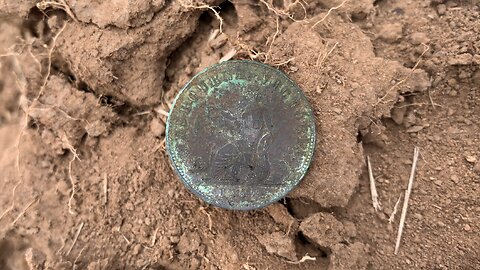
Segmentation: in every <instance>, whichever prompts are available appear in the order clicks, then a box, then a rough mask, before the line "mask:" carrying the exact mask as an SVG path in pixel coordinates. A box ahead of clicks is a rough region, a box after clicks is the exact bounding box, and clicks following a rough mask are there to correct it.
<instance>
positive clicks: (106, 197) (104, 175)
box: [103, 173, 108, 205]
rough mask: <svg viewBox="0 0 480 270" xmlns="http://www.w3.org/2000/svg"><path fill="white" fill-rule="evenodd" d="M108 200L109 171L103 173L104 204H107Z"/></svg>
mask: <svg viewBox="0 0 480 270" xmlns="http://www.w3.org/2000/svg"><path fill="white" fill-rule="evenodd" d="M107 202H108V178H107V173H103V204H104V205H107Z"/></svg>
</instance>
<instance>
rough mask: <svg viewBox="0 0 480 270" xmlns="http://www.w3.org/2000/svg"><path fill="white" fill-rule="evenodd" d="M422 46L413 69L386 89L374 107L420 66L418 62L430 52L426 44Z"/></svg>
mask: <svg viewBox="0 0 480 270" xmlns="http://www.w3.org/2000/svg"><path fill="white" fill-rule="evenodd" d="M422 45H423V46H424V47H425V49H424V50H423V52H422V54H420V56H419V57H418V61H417V63H415V65H414V66H413V68H412V69H411V70H410V72H409V73H408V75H407V76H406V77H405V78H403V79H402V80H400V81H399V82H397V83H396V84H394V85H393V86H392V87H390V89H388V91H387V92H386V93H385V95H384V96H383V97H381V98H380V99H379V101H378V102H377V103H376V104H375V105H374V106H376V105H377V104H379V103H380V102H382V101H383V100H384V99H385V98H386V97H387V96H388V94H390V93H391V92H392V91H393V90H394V89H395V88H396V87H398V86H399V85H401V84H402V83H404V82H406V81H407V80H408V79H409V78H410V77H411V76H412V75H413V73H414V72H415V70H417V67H418V65H419V64H420V62H421V61H422V57H423V56H424V55H425V53H427V52H428V50H430V47H429V46H428V45H426V44H423V43H422Z"/></svg>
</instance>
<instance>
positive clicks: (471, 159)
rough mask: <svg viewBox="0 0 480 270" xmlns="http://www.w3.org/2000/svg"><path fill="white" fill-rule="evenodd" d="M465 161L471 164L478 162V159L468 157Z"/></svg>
mask: <svg viewBox="0 0 480 270" xmlns="http://www.w3.org/2000/svg"><path fill="white" fill-rule="evenodd" d="M465 159H466V160H467V161H468V162H470V163H475V162H477V158H476V157H475V156H466V157H465Z"/></svg>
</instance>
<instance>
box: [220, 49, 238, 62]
mask: <svg viewBox="0 0 480 270" xmlns="http://www.w3.org/2000/svg"><path fill="white" fill-rule="evenodd" d="M235 54H237V50H235V49H234V48H232V49H231V50H230V51H228V52H227V53H226V54H225V55H224V56H223V57H222V58H220V60H218V62H219V63H222V62H225V61H228V60H230V59H232V57H234V56H235Z"/></svg>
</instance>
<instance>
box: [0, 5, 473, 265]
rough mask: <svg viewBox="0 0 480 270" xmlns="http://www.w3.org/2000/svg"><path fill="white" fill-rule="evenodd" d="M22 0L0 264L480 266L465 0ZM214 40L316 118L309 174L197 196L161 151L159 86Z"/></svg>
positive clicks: (6, 119)
mask: <svg viewBox="0 0 480 270" xmlns="http://www.w3.org/2000/svg"><path fill="white" fill-rule="evenodd" d="M36 2H38V1H31V0H30V1H11V0H7V1H2V2H0V29H1V32H0V55H1V56H0V183H1V187H2V191H1V192H0V269H7V270H10V269H90V270H93V269H246V270H252V269H480V244H479V243H480V222H479V219H480V202H479V194H480V135H479V134H480V2H479V1H478V0H470V1H443V0H430V1H415V0H405V1H392V0H379V1H373V0H359V1H353V0H351V1H347V2H345V3H343V4H342V1H340V0H318V1H313V0H305V1H302V0H299V1H288V0H280V1H277V0H270V1H269V0H264V1H254V0H243V1H240V0H235V1H233V0H232V1H216V0H210V1H205V2H203V3H202V4H200V3H198V2H196V1H195V2H194V3H193V4H190V2H188V1H186V0H185V1H178V0H177V1H173V0H134V1H94V2H95V3H94V4H92V3H90V1H85V0H66V1H50V2H47V1H43V2H42V3H40V4H38V5H36V4H35V3H36ZM64 4H66V5H64ZM207 5H210V6H217V7H216V8H215V9H214V10H215V11H217V12H218V13H219V15H220V16H221V18H223V24H222V31H219V20H218V17H216V16H215V13H214V12H213V11H212V10H211V9H208V8H207ZM332 7H333V8H334V9H332V10H331V11H329V9H330V8H332ZM231 55H233V59H254V60H257V61H262V62H265V63H268V64H270V65H272V66H276V67H278V68H279V69H281V70H282V71H284V72H286V73H288V74H289V76H290V77H291V78H293V79H294V80H295V81H296V82H297V83H298V84H299V85H300V86H301V88H302V89H303V90H304V92H305V94H306V96H307V97H308V99H309V101H310V102H311V104H312V106H313V108H314V112H315V115H316V119H317V130H318V134H317V135H318V142H317V147H316V152H315V158H314V161H313V163H312V165H311V167H310V170H309V172H308V174H307V176H306V177H305V179H304V180H303V181H302V183H301V184H300V186H299V187H298V188H296V189H295V190H294V191H293V192H292V193H291V194H289V196H288V197H287V198H285V199H283V200H281V201H280V202H278V203H275V204H273V205H271V206H269V207H268V208H266V209H262V210H257V211H248V212H235V211H227V210H222V209H219V208H215V207H211V206H208V205H206V204H204V203H203V202H201V201H200V200H199V199H197V198H196V197H195V196H193V195H192V194H191V193H189V192H188V191H187V190H186V189H185V187H184V186H183V185H182V184H181V182H180V181H179V180H178V178H177V176H176V175H175V174H174V172H173V170H172V169H171V167H170V165H169V161H168V157H167V156H166V153H165V151H164V142H163V140H164V131H165V127H164V122H165V113H164V112H165V111H168V107H169V104H170V103H171V102H172V99H173V98H174V96H175V95H176V93H178V91H179V89H180V88H181V87H182V86H183V85H184V84H185V83H186V82H187V81H188V80H189V79H190V78H191V77H192V76H193V75H195V74H196V73H197V72H199V71H200V70H202V69H204V68H205V67H207V66H209V65H212V64H214V63H217V62H218V61H219V60H220V59H221V58H225V57H227V58H229V57H230V56H231ZM414 146H418V147H419V148H420V151H421V157H420V161H419V165H418V167H417V171H416V179H415V183H414V186H413V193H412V196H411V198H410V203H409V209H408V214H407V219H406V224H405V230H404V234H403V238H402V242H401V247H400V252H399V254H398V255H394V246H395V238H396V231H397V228H398V223H399V222H398V220H399V216H400V215H399V213H398V214H397V215H396V217H395V220H394V222H392V223H389V222H388V219H389V216H390V214H391V213H392V210H393V208H394V205H395V203H396V201H397V199H398V197H399V196H400V194H402V193H403V192H404V190H405V188H406V187H407V181H408V177H409V173H410V168H411V165H412V155H413V148H414ZM367 155H368V156H370V158H371V161H372V165H373V174H374V175H375V177H376V182H377V189H378V192H379V199H380V202H381V203H382V210H381V211H378V212H375V211H374V209H373V207H372V201H371V196H370V188H369V181H368V174H367V171H366V168H365V157H366V156H367ZM400 208H401V207H400ZM302 258H303V259H302ZM314 258H315V260H314ZM292 262H296V263H292Z"/></svg>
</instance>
